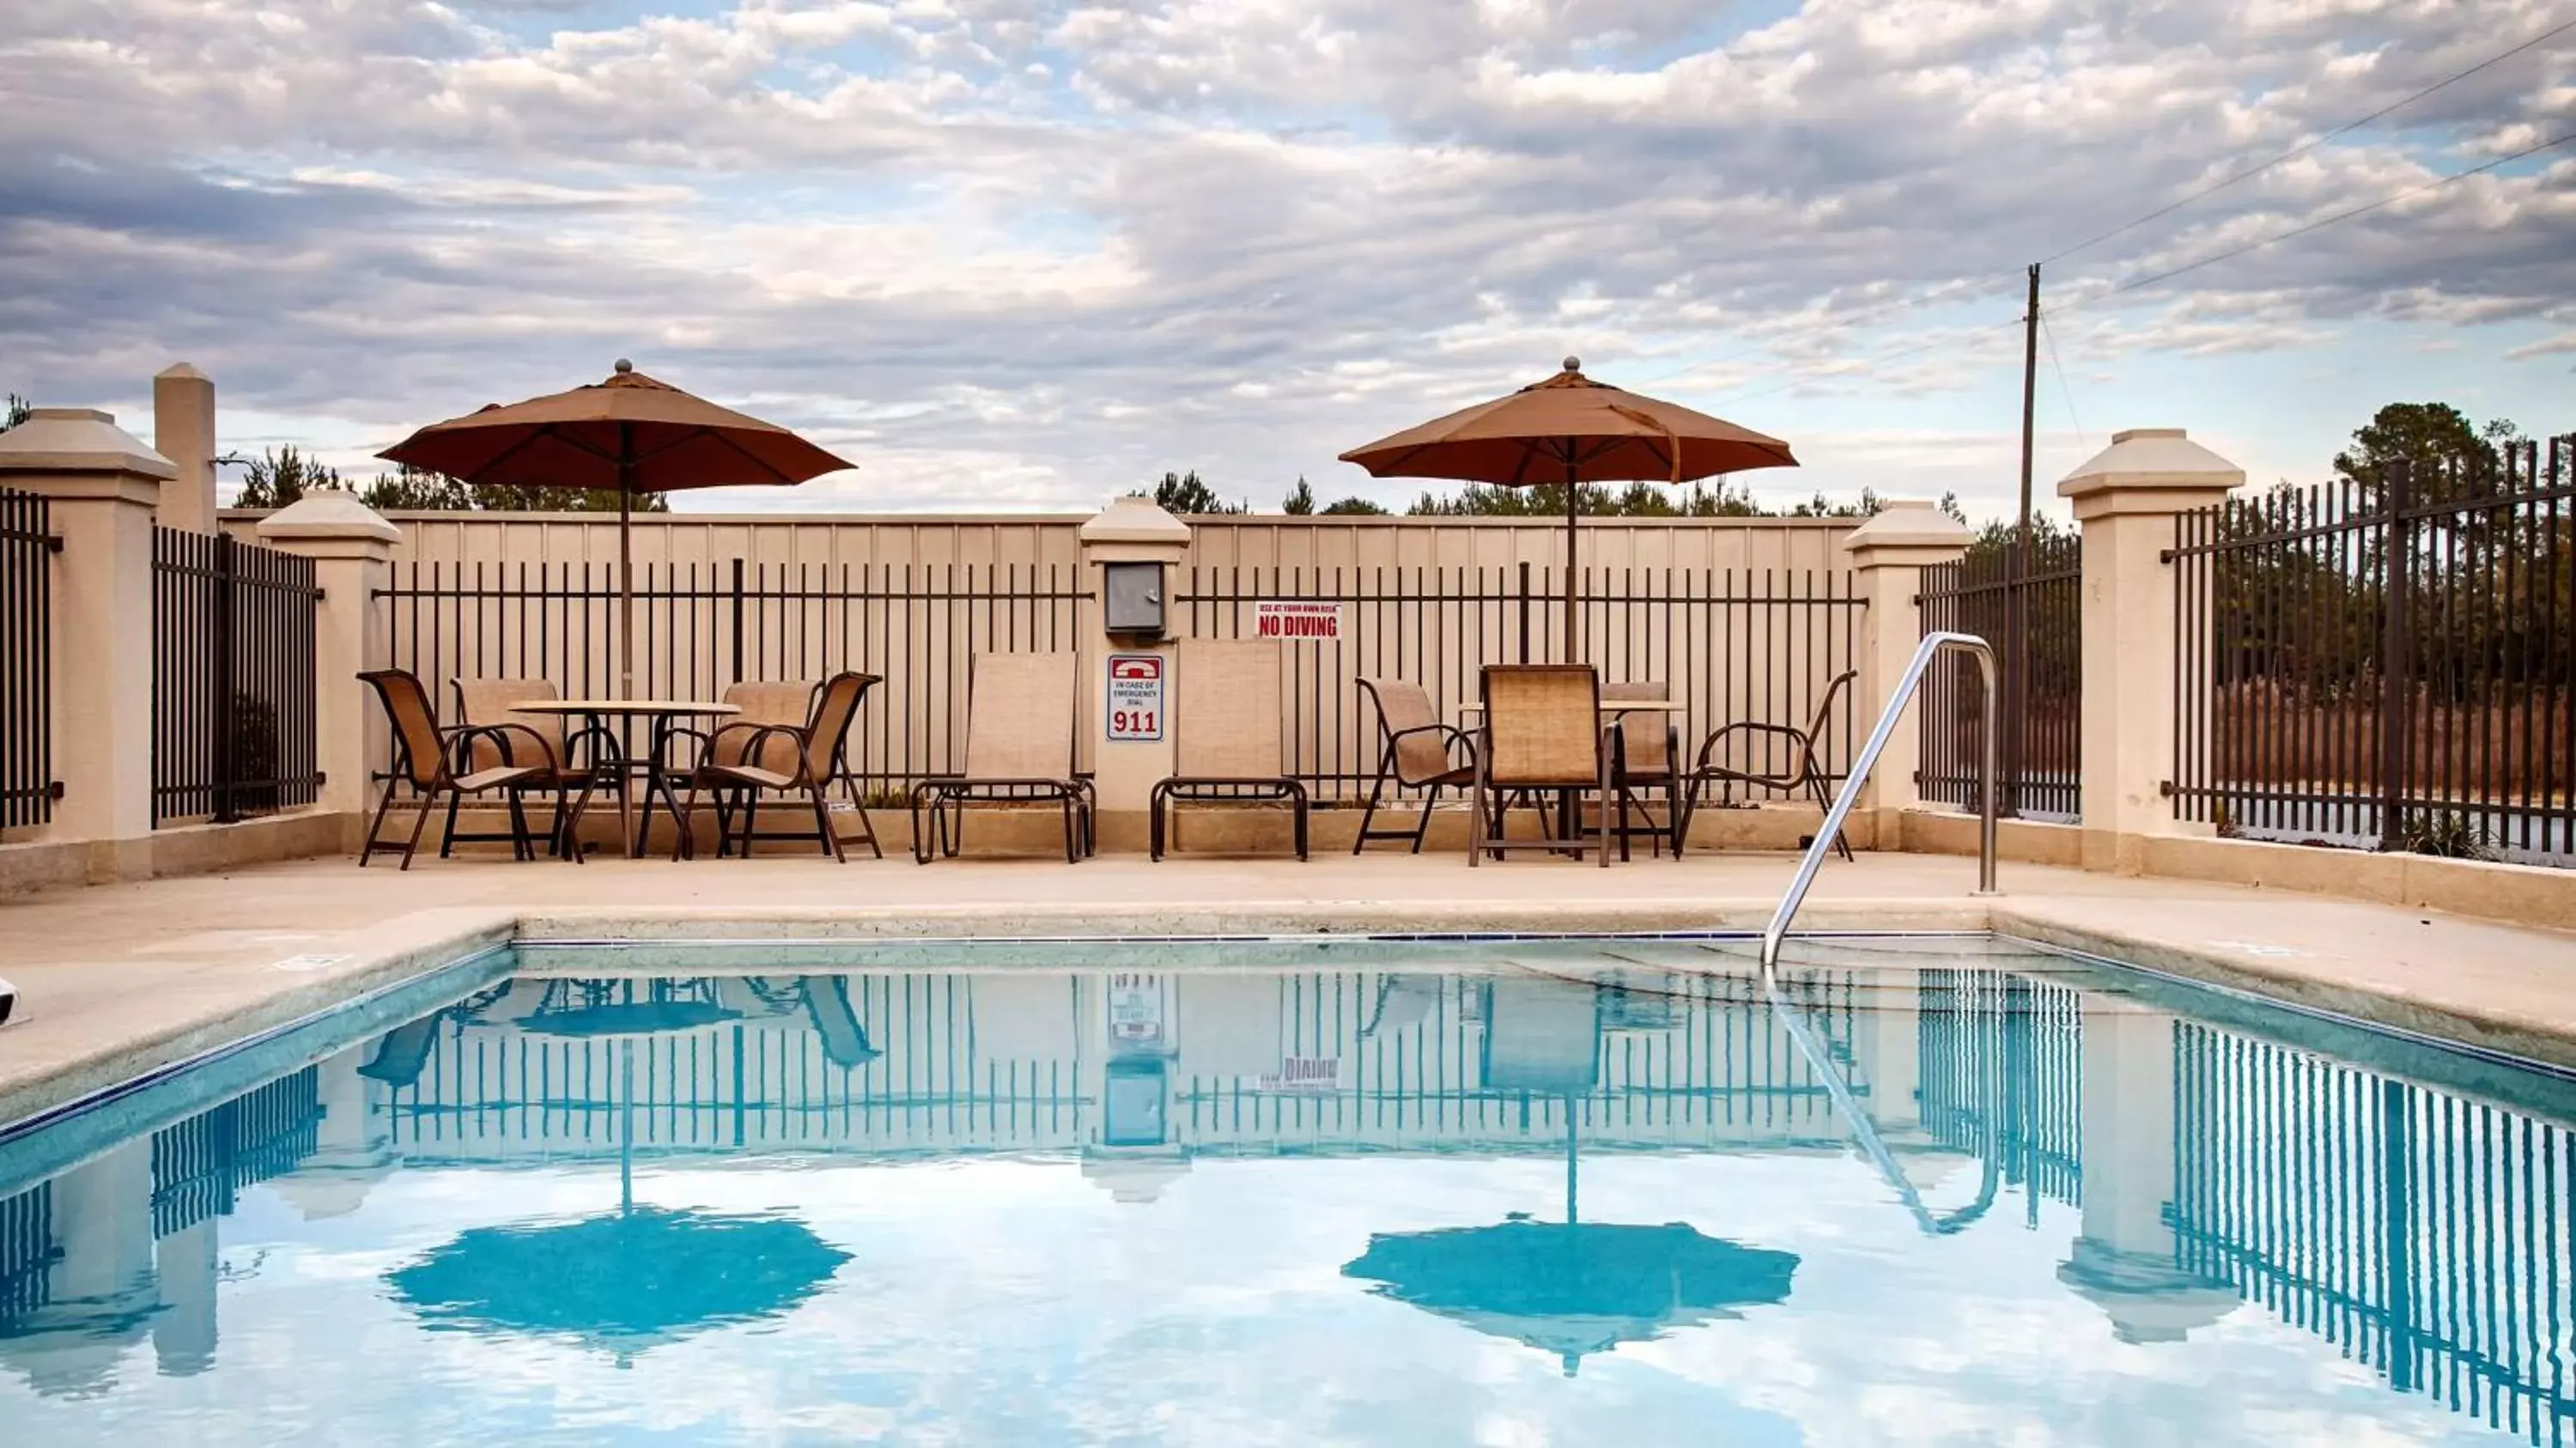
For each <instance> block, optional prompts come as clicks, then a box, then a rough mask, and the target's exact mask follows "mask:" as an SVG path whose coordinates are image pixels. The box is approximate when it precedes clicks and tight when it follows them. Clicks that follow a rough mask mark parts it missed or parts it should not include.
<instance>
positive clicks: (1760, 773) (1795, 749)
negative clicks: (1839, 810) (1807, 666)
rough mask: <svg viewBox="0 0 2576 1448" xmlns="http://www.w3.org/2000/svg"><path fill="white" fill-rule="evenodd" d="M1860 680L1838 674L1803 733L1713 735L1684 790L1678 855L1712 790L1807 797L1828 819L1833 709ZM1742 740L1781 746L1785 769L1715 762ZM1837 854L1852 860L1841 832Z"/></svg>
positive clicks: (1753, 728)
mask: <svg viewBox="0 0 2576 1448" xmlns="http://www.w3.org/2000/svg"><path fill="white" fill-rule="evenodd" d="M1858 677H1859V671H1858V670H1855V669H1845V670H1844V671H1843V672H1841V673H1839V674H1836V675H1835V676H1834V678H1833V680H1832V682H1830V683H1828V684H1826V685H1825V694H1824V697H1823V698H1821V699H1819V700H1817V701H1816V712H1815V715H1814V716H1813V717H1812V718H1810V719H1809V720H1808V721H1807V727H1806V728H1804V729H1799V728H1796V727H1794V726H1792V725H1788V724H1766V723H1760V722H1757V721H1754V720H1740V721H1738V722H1736V723H1733V724H1729V725H1727V726H1726V727H1724V728H1722V729H1718V730H1716V731H1714V732H1712V733H1711V734H1710V735H1709V736H1708V738H1707V739H1706V740H1704V741H1702V743H1701V744H1700V746H1699V755H1698V757H1697V759H1695V760H1694V761H1693V762H1692V765H1691V770H1690V776H1689V778H1688V779H1687V780H1686V781H1685V782H1684V785H1683V789H1682V810H1681V819H1680V821H1679V823H1678V825H1677V826H1676V828H1675V830H1674V833H1673V848H1674V850H1675V851H1676V852H1678V851H1679V850H1680V849H1681V842H1682V841H1683V840H1686V839H1688V838H1690V822H1691V816H1692V815H1694V814H1697V813H1698V812H1699V801H1700V796H1701V794H1702V793H1703V792H1704V791H1706V790H1707V788H1708V786H1710V785H1712V784H1715V785H1719V786H1721V787H1723V788H1725V789H1727V790H1728V791H1729V792H1730V793H1731V792H1732V790H1733V787H1734V786H1736V785H1739V784H1743V785H1750V786H1753V787H1755V788H1757V789H1770V790H1777V791H1779V792H1781V793H1783V794H1791V795H1794V794H1798V793H1800V792H1804V793H1805V794H1806V796H1807V798H1809V799H1811V800H1813V801H1815V804H1816V808H1818V809H1820V810H1824V811H1825V812H1827V813H1829V814H1830V813H1831V812H1832V811H1833V807H1834V801H1833V795H1832V793H1831V791H1829V790H1828V789H1827V788H1826V781H1827V780H1828V779H1829V778H1830V777H1831V776H1829V775H1828V774H1827V773H1826V771H1825V768H1824V761H1823V759H1822V758H1821V755H1822V753H1823V749H1824V744H1823V740H1824V737H1825V726H1826V725H1828V724H1830V723H1832V722H1833V716H1834V705H1835V704H1836V703H1837V702H1838V701H1839V700H1840V699H1841V698H1842V693H1843V690H1845V689H1848V688H1850V687H1851V682H1852V680H1853V679H1855V678H1858ZM1739 739H1767V740H1770V741H1772V742H1774V743H1775V744H1776V745H1779V746H1781V752H1782V754H1784V755H1785V756H1786V758H1787V760H1788V766H1787V768H1785V769H1779V770H1769V769H1762V768H1758V767H1754V766H1752V765H1750V764H1749V763H1748V764H1747V765H1745V766H1744V767H1737V766H1735V765H1730V764H1724V763H1719V762H1715V761H1714V760H1713V758H1712V756H1715V755H1718V754H1719V753H1720V750H1721V748H1722V747H1723V746H1726V745H1728V744H1729V743H1730V742H1731V741H1734V740H1739ZM1834 851H1835V853H1837V854H1839V855H1841V856H1842V857H1843V858H1844V859H1846V860H1848V859H1850V858H1851V857H1852V848H1851V841H1849V840H1847V839H1845V838H1844V837H1843V833H1842V831H1840V830H1836V831H1835V832H1834Z"/></svg>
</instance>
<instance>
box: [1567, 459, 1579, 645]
mask: <svg viewBox="0 0 2576 1448" xmlns="http://www.w3.org/2000/svg"><path fill="white" fill-rule="evenodd" d="M1576 471H1577V469H1576V467H1575V462H1574V439H1572V438H1567V439H1566V440H1565V661H1566V662H1567V663H1569V664H1577V663H1581V662H1582V661H1583V649H1582V646H1581V644H1580V643H1579V642H1578V641H1577V636H1576V634H1575V619H1576V617H1577V615H1578V610H1579V608H1580V605H1579V604H1578V602H1577V601H1576V598H1575V588H1574V576H1575V575H1574V557H1575V552H1574V520H1575V518H1576V517H1577V516H1578V515H1579V513H1580V509H1581V504H1582V500H1583V485H1582V484H1581V483H1578V482H1576V481H1575V475H1576Z"/></svg>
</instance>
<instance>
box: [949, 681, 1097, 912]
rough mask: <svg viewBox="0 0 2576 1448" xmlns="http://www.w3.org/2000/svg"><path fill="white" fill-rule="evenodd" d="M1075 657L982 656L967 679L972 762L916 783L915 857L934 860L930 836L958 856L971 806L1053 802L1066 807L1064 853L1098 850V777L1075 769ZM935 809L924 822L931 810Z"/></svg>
mask: <svg viewBox="0 0 2576 1448" xmlns="http://www.w3.org/2000/svg"><path fill="white" fill-rule="evenodd" d="M1076 659H1077V656H1076V655H1073V654H977V655H976V656H975V660H974V665H973V668H974V673H973V675H972V676H971V677H970V678H969V680H968V682H967V694H966V767H965V768H964V769H963V770H961V771H960V772H958V773H956V774H945V775H933V776H931V777H930V778H927V779H924V780H922V781H921V782H920V783H918V784H916V785H914V786H913V787H912V857H913V859H914V860H915V861H917V862H919V863H921V864H924V865H927V864H929V863H930V854H931V848H932V842H931V834H932V832H933V831H934V830H935V831H936V832H937V834H938V850H939V853H940V854H942V855H946V856H950V857H954V856H955V855H956V853H957V850H958V847H959V845H961V844H962V843H963V842H964V839H965V832H966V823H965V820H966V806H968V805H970V804H989V805H1001V806H1025V805H1028V804H1032V803H1049V802H1051V803H1054V804H1056V805H1058V806H1060V807H1061V808H1062V809H1063V811H1064V858H1065V861H1066V862H1067V863H1068V864H1070V863H1073V862H1076V861H1079V860H1080V859H1082V857H1083V856H1085V855H1087V854H1090V853H1091V852H1092V850H1093V848H1094V847H1095V840H1094V835H1093V821H1092V792H1091V781H1090V780H1088V779H1085V778H1083V777H1082V776H1081V775H1079V774H1077V773H1075V771H1074V731H1075V728H1076V722H1075V721H1076V720H1077V719H1079V718H1080V715H1081V711H1080V708H1079V706H1078V704H1077V701H1076V699H1075V695H1074V677H1075V673H1076V668H1077V664H1076ZM925 809H926V810H928V811H929V816H930V819H929V824H928V826H927V827H925V825H924V823H923V818H922V812H923V811H924V810H925Z"/></svg>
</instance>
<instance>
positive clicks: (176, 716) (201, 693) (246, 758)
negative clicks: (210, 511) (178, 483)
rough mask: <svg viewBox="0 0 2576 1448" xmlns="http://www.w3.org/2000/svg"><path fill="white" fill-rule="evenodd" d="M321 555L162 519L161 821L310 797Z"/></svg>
mask: <svg viewBox="0 0 2576 1448" xmlns="http://www.w3.org/2000/svg"><path fill="white" fill-rule="evenodd" d="M321 597H322V591H321V590H320V589H319V588H317V587H315V586H314V583H313V560H311V559H309V558H298V557H296V556H295V555H293V554H291V553H280V552H278V551H276V550H275V549H270V548H261V547H258V546H256V545H254V544H249V543H243V542H240V541H239V540H237V539H233V538H229V537H225V536H223V535H220V534H210V533H190V532H185V531H182V530H179V529H175V528H155V529H153V530H152V823H153V825H154V826H155V827H159V826H162V825H168V824H174V823H178V822H181V821H185V820H193V819H211V820H213V821H215V822H217V823H229V822H231V821H234V820H238V819H241V818H243V817H244V816H246V815H251V814H265V813H270V812H273V811H276V810H280V809H286V808H290V807H293V806H296V805H306V804H311V803H312V802H313V800H314V798H315V797H316V796H317V795H318V794H319V793H320V792H321V786H322V772H321V768H320V765H319V763H318V761H317V756H316V754H315V749H314V735H313V646H314V640H313V613H314V606H315V604H316V603H317V602H318V601H319V600H320V599H321Z"/></svg>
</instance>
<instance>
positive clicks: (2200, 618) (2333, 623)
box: [2166, 436, 2576, 865]
mask: <svg viewBox="0 0 2576 1448" xmlns="http://www.w3.org/2000/svg"><path fill="white" fill-rule="evenodd" d="M2166 557H2167V559H2168V561H2169V562H2171V563H2172V564H2173V565H2174V567H2175V570H2176V578H2175V584H2176V591H2177V595H2178V600H2179V607H2178V609H2177V613H2176V630H2177V636H2176V640H2175V642H2176V645H2177V649H2176V653H2177V671H2178V677H2177V679H2176V681H2175V683H2176V688H2175V699H2176V716H2175V720H2174V729H2175V740H2176V749H2175V754H2176V758H2175V761H2174V778H2173V780H2172V781H2171V792H2172V794H2173V796H2174V800H2175V809H2176V812H2177V813H2178V814H2180V815H2181V816H2182V817H2183V818H2185V819H2192V820H2200V821H2207V822H2212V823H2215V824H2217V825H2218V826H2219V827H2220V829H2221V831H2222V832H2223V833H2230V834H2245V835H2250V836H2257V837H2261V838H2270V839H2286V840H2295V841H2307V842H2315V843H2323V844H2345V845H2362V846H2375V847H2377V848H2380V849H2411V850H2418V851H2422V852H2425V853H2433V854H2464V855H2466V854H2494V855H2501V856H2502V857H2504V858H2508V859H2514V860H2520V861H2524V862H2527V863H2535V864H2555V865H2576V718H2571V703H2576V436H2562V437H2558V438H2553V439H2550V440H2549V441H2548V442H2547V444H2546V445H2545V449H2544V446H2543V445H2542V444H2540V443H2537V442H2516V443H2511V444H2507V445H2505V446H2504V447H2502V448H2500V449H2499V450H2498V454H2497V458H2496V461H2495V465H2494V466H2492V467H2490V466H2487V465H2486V464H2485V463H2484V462H2483V461H2479V462H2474V463H2472V464H2470V465H2465V466H2460V467H2447V468H2439V469H2435V468H2416V467H2410V466H2408V465H2407V464H2406V463H2404V462H2402V461H2401V462H2397V463H2392V464H2391V465H2390V466H2389V467H2388V468H2387V469H2386V470H2385V472H2384V474H2383V475H2382V476H2381V477H2378V478H2376V479H2373V480H2370V481H2369V482H2367V483H2364V482H2356V481H2353V480H2349V479H2346V480H2341V481H2338V482H2336V483H2333V484H2328V485H2325V486H2322V487H2308V488H2289V487H2283V488H2278V489H2275V490H2274V491H2272V492H2271V493H2268V494H2266V495H2264V496H2262V497H2259V498H2252V499H2240V500H2231V501H2230V502H2228V503H2226V504H2224V505H2222V506H2220V507H2216V508H2211V509H2205V510H2201V511H2197V512H2193V513H2187V514H2185V515H2183V516H2182V517H2181V518H2179V519H2178V520H2177V521H2176V529H2175V538H2174V546H2173V548H2172V549H2171V550H2170V551H2169V552H2168V553H2167V554H2166Z"/></svg>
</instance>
